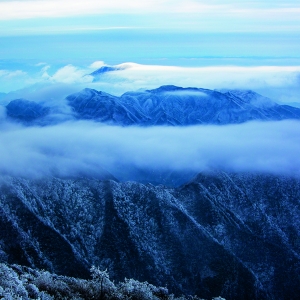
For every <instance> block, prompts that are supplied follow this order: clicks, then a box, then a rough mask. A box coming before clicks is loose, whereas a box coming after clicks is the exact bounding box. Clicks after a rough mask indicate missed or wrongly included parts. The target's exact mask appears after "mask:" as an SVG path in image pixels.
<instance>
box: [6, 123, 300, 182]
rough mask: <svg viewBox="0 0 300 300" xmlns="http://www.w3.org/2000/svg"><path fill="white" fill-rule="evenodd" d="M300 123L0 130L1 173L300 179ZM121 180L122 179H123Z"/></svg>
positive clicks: (95, 125)
mask: <svg viewBox="0 0 300 300" xmlns="http://www.w3.org/2000/svg"><path fill="white" fill-rule="evenodd" d="M299 153H300V122H299V121H280V122H250V123H245V124H239V125H226V126H191V127H147V128H141V127H117V126H106V125H102V124H99V123H94V122H88V121H77V122H67V123H63V124H60V125H55V126H48V127H23V126H20V125H13V124H9V123H5V124H2V126H1V133H0V157H1V160H0V173H1V174H6V175H10V176H22V177H28V178H42V177H44V176H61V177H69V176H70V177H74V176H90V177H98V178H105V176H106V175H107V172H109V173H111V174H112V175H113V176H114V177H115V178H116V179H121V180H133V179H136V178H131V175H132V172H133V171H132V170H136V169H138V170H145V171H148V172H154V174H155V172H160V171H162V170H163V171H170V172H172V171H174V172H194V173H198V172H203V171H209V170H224V171H237V172H241V171H242V172H266V173H273V174H285V175H293V176H294V175H295V176H299V175H300V156H299ZM121 174H122V176H121Z"/></svg>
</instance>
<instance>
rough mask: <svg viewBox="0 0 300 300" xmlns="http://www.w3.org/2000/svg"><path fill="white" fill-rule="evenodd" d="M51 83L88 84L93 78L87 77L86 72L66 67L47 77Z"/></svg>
mask: <svg viewBox="0 0 300 300" xmlns="http://www.w3.org/2000/svg"><path fill="white" fill-rule="evenodd" d="M49 79H50V80H51V81H54V82H60V83H89V82H91V81H92V80H93V78H92V77H91V76H89V75H87V73H86V70H83V69H79V68H77V67H75V66H73V65H67V66H64V67H62V68H60V69H59V70H57V71H56V73H55V74H54V75H53V76H51V77H49Z"/></svg>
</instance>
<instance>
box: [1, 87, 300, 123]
mask: <svg viewBox="0 0 300 300" xmlns="http://www.w3.org/2000/svg"><path fill="white" fill-rule="evenodd" d="M66 100H67V102H68V105H69V107H70V108H71V109H72V110H73V113H74V115H73V116H74V119H79V120H94V121H97V122H102V123H106V124H112V125H121V126H130V125H137V126H155V125H169V126H188V125H197V124H216V125H224V124H238V123H243V122H247V121H252V120H262V121H277V120H285V119H300V109H299V108H295V107H292V106H288V105H279V104H277V103H275V102H273V101H272V100H270V99H268V98H266V97H263V96H261V95H259V94H257V93H255V92H253V91H240V90H227V91H223V92H219V91H213V90H208V89H201V88H182V87H176V86H170V85H169V86H161V87H160V88H158V89H153V90H146V91H136V92H127V93H125V94H123V95H122V96H120V97H117V96H113V95H110V94H108V93H105V92H101V91H96V90H93V89H84V90H82V91H81V92H79V93H75V94H72V95H70V96H68V97H67V98H66ZM24 101H25V100H23V101H21V100H14V101H12V102H11V103H9V104H8V105H7V106H6V108H7V111H8V115H9V116H10V118H12V119H14V120H17V121H21V122H23V121H24V120H25V121H26V122H27V123H28V122H32V123H35V122H36V121H37V120H39V122H41V121H42V119H43V118H44V117H45V116H46V115H47V114H48V115H51V113H52V111H51V109H49V108H47V107H41V106H40V105H39V104H36V105H34V103H32V102H29V101H27V102H26V101H25V102H24ZM62 119H63V118H62ZM49 120H51V118H50V119H49ZM48 122H49V121H48ZM44 124H47V122H44Z"/></svg>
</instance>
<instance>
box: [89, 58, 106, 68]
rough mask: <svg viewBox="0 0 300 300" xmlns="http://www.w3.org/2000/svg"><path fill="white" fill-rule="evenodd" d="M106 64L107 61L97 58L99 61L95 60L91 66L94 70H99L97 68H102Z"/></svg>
mask: <svg viewBox="0 0 300 300" xmlns="http://www.w3.org/2000/svg"><path fill="white" fill-rule="evenodd" d="M103 66H105V63H104V61H102V60H97V61H94V62H93V63H92V64H90V65H89V68H90V69H93V70H97V69H100V68H101V67H103Z"/></svg>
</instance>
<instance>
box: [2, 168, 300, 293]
mask: <svg viewBox="0 0 300 300" xmlns="http://www.w3.org/2000/svg"><path fill="white" fill-rule="evenodd" d="M0 201H1V206H0V258H1V261H3V262H8V263H18V264H23V265H27V266H30V267H39V268H44V269H48V270H49V271H53V272H56V273H58V274H64V275H68V276H76V277H83V278H86V277H87V276H88V273H89V271H88V270H89V268H90V266H91V265H93V264H94V265H97V266H100V268H101V269H106V268H107V270H108V271H109V273H110V275H111V278H112V279H114V280H117V281H119V280H124V277H127V278H135V279H137V280H140V281H144V280H147V281H148V282H150V283H152V284H155V285H160V286H166V285H167V287H168V289H169V290H170V292H174V293H178V294H180V293H184V294H197V295H199V296H201V297H204V298H211V297H214V296H217V295H221V296H223V297H225V298H227V299H297V296H298V295H299V294H300V278H299V268H300V260H299V258H300V235H299V232H300V221H299V212H300V180H299V179H295V178H287V177H279V176H271V175H259V174H228V173H222V172H220V173H214V174H200V175H198V176H197V177H196V178H195V179H194V180H193V181H192V182H190V183H189V184H186V185H184V186H181V187H179V188H176V189H174V188H166V187H164V186H161V185H160V186H153V185H150V184H149V185H143V184H141V183H135V182H125V183H118V182H115V181H112V180H107V181H100V180H95V179H89V180H87V179H57V178H48V179H41V180H35V181H32V180H27V179H21V178H11V177H3V178H2V179H1V194H0Z"/></svg>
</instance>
